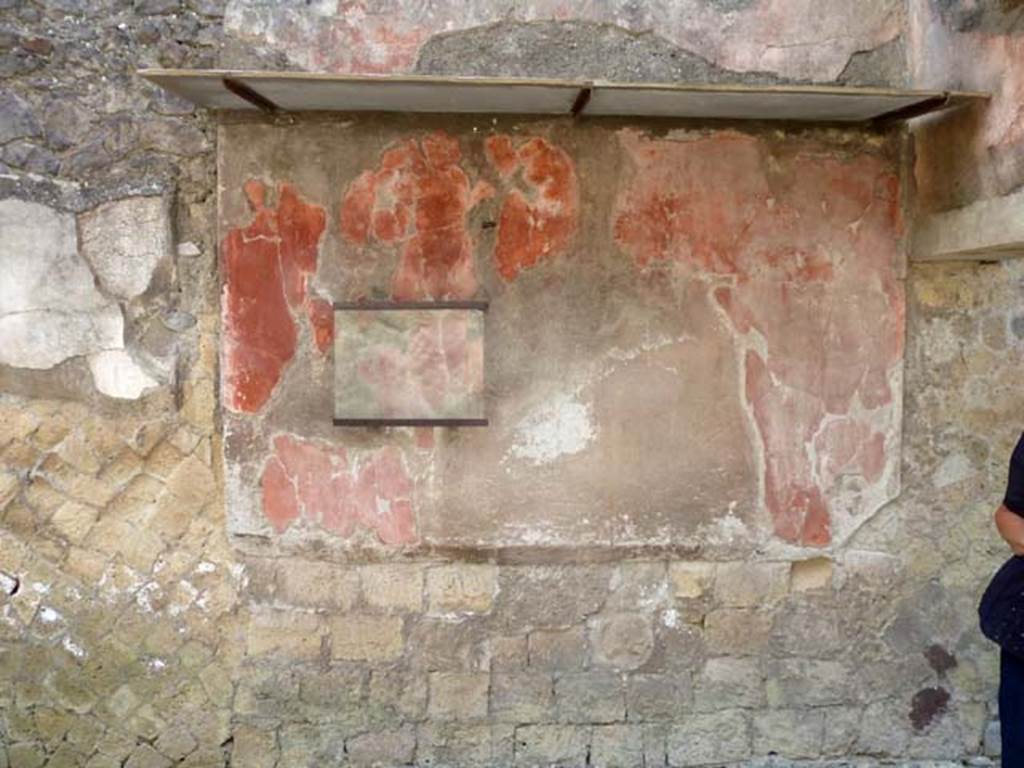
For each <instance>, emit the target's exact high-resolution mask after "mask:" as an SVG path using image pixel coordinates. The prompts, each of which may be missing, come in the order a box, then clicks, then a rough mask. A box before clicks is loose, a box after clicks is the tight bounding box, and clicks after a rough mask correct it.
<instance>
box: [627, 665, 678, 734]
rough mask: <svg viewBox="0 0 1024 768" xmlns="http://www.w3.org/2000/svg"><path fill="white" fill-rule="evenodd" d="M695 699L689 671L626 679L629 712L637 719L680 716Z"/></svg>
mask: <svg viewBox="0 0 1024 768" xmlns="http://www.w3.org/2000/svg"><path fill="white" fill-rule="evenodd" d="M692 700H693V682H692V681H691V679H690V675H689V673H687V672H680V673H676V674H663V675H649V674H634V675H629V676H628V677H627V678H626V715H627V718H628V719H629V720H631V721H634V722H649V721H652V720H653V721H661V720H677V719H680V718H681V717H682V715H683V713H684V712H685V711H686V709H687V708H688V707H689V706H690V704H691V702H692Z"/></svg>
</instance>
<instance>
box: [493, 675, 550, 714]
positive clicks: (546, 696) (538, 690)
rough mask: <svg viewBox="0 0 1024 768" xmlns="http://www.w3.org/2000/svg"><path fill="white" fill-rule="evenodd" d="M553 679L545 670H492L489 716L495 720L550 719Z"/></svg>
mask: <svg viewBox="0 0 1024 768" xmlns="http://www.w3.org/2000/svg"><path fill="white" fill-rule="evenodd" d="M554 704H555V702H554V681H553V680H552V678H551V676H550V675H549V674H547V673H545V672H526V671H523V672H510V673H503V672H495V673H494V674H493V677H492V680H491V710H490V711H491V717H492V718H493V719H494V720H495V721H497V722H507V723H540V722H545V721H551V720H553V719H554V713H555V706H554Z"/></svg>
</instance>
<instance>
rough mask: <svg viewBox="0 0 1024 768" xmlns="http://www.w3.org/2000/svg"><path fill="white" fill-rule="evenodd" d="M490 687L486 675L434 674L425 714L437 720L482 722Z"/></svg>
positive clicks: (476, 673)
mask: <svg viewBox="0 0 1024 768" xmlns="http://www.w3.org/2000/svg"><path fill="white" fill-rule="evenodd" d="M490 684H491V678H490V675H488V674H487V673H486V672H434V673H432V674H431V675H430V703H429V705H428V707H427V713H428V714H429V716H430V717H431V718H434V719H437V720H483V719H484V718H486V717H487V699H488V694H489V691H490Z"/></svg>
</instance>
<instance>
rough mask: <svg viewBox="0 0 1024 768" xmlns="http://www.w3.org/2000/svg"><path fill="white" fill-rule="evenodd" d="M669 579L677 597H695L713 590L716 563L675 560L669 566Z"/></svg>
mask: <svg viewBox="0 0 1024 768" xmlns="http://www.w3.org/2000/svg"><path fill="white" fill-rule="evenodd" d="M668 574H669V579H670V580H671V582H672V589H673V591H674V593H675V596H676V597H680V598H687V599H694V598H698V597H703V596H704V595H705V594H707V593H708V592H710V591H711V589H712V586H713V585H714V581H715V564H714V563H702V562H675V563H670V564H669V567H668Z"/></svg>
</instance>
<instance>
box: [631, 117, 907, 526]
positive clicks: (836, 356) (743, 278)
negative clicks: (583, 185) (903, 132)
mask: <svg viewBox="0 0 1024 768" xmlns="http://www.w3.org/2000/svg"><path fill="white" fill-rule="evenodd" d="M622 141H623V144H624V146H625V148H626V151H627V154H628V155H629V156H630V157H631V158H632V160H633V163H634V166H635V169H636V172H635V176H634V180H633V182H632V183H631V184H630V185H629V186H627V188H626V189H625V190H624V191H623V192H622V193H621V194H620V196H619V199H618V201H617V213H616V216H615V219H614V222H613V233H614V237H615V239H616V241H617V242H618V244H619V245H620V246H621V247H622V248H623V250H624V251H625V252H626V253H628V254H629V255H630V256H631V257H632V259H633V261H634V263H635V264H636V266H637V267H639V268H649V267H653V266H657V265H664V266H665V267H670V266H671V267H672V268H674V269H682V270H684V271H685V274H688V275H692V276H693V277H695V278H698V279H703V280H705V281H707V282H708V283H709V290H710V291H711V295H712V297H713V300H714V302H715V303H716V305H717V306H718V307H719V308H720V309H721V310H722V312H723V313H724V315H725V317H726V318H728V321H729V323H730V325H731V327H732V329H733V331H734V333H735V334H736V335H737V339H738V341H739V342H740V343H741V344H744V345H745V348H746V356H745V366H744V369H745V374H744V375H745V387H744V392H743V395H744V400H745V402H746V404H747V406H748V407H749V409H750V412H751V414H752V416H753V420H754V423H755V425H756V428H757V431H758V433H759V436H760V440H761V443H762V446H763V449H764V451H763V454H764V457H765V458H764V467H763V477H764V493H765V503H766V505H767V507H768V511H769V512H770V514H771V516H772V519H773V521H774V527H775V532H776V534H777V535H778V536H779V537H781V538H783V539H785V540H786V541H789V542H793V543H799V544H804V545H809V546H826V545H828V544H829V543H830V541H831V528H832V519H831V515H830V511H829V507H828V502H827V497H828V492H829V491H830V489H832V488H833V487H834V485H835V484H836V483H837V482H838V479H839V478H840V477H841V476H844V475H851V474H854V475H858V476H859V477H861V478H863V480H864V481H865V482H867V483H869V484H870V483H875V482H878V481H879V480H880V479H881V477H882V475H883V473H884V468H885V465H886V457H885V435H884V433H883V432H880V431H878V430H877V429H876V428H875V427H874V426H873V424H874V423H875V422H874V421H872V418H873V416H875V415H876V414H877V420H878V421H880V422H882V423H885V421H886V419H887V418H888V416H889V414H890V411H889V410H888V409H890V408H891V406H892V404H893V392H892V390H891V387H890V385H889V379H890V375H891V373H892V371H893V369H894V368H895V367H896V366H897V365H898V364H899V362H900V360H901V358H902V354H903V324H904V323H903V320H904V295H903V290H902V286H901V284H900V283H899V281H898V280H897V277H896V273H895V270H894V264H895V263H896V259H897V257H898V251H897V241H898V238H899V236H900V234H901V233H902V220H901V217H900V206H899V182H898V179H897V177H896V175H895V174H893V173H892V172H891V170H890V169H888V168H887V167H886V166H885V164H884V163H883V161H882V160H880V159H879V158H878V157H876V156H873V155H868V154H863V155H859V156H856V157H852V158H847V159H839V158H837V157H835V156H832V155H829V154H826V153H824V152H823V151H822V150H821V149H820V148H819V147H817V146H815V145H813V144H810V143H808V144H806V145H805V146H803V147H801V148H800V151H798V152H795V153H793V154H790V155H786V156H783V157H769V156H768V149H767V147H766V145H765V144H764V143H763V142H762V141H760V140H759V139H757V138H755V137H752V136H747V135H743V134H739V133H731V132H730V133H719V134H715V135H714V136H709V137H704V138H700V139H695V140H692V141H673V140H648V139H645V138H642V137H641V136H640V135H639V134H636V133H633V132H624V133H623V134H622ZM759 350H763V352H764V356H762V353H761V352H760V351H759Z"/></svg>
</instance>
